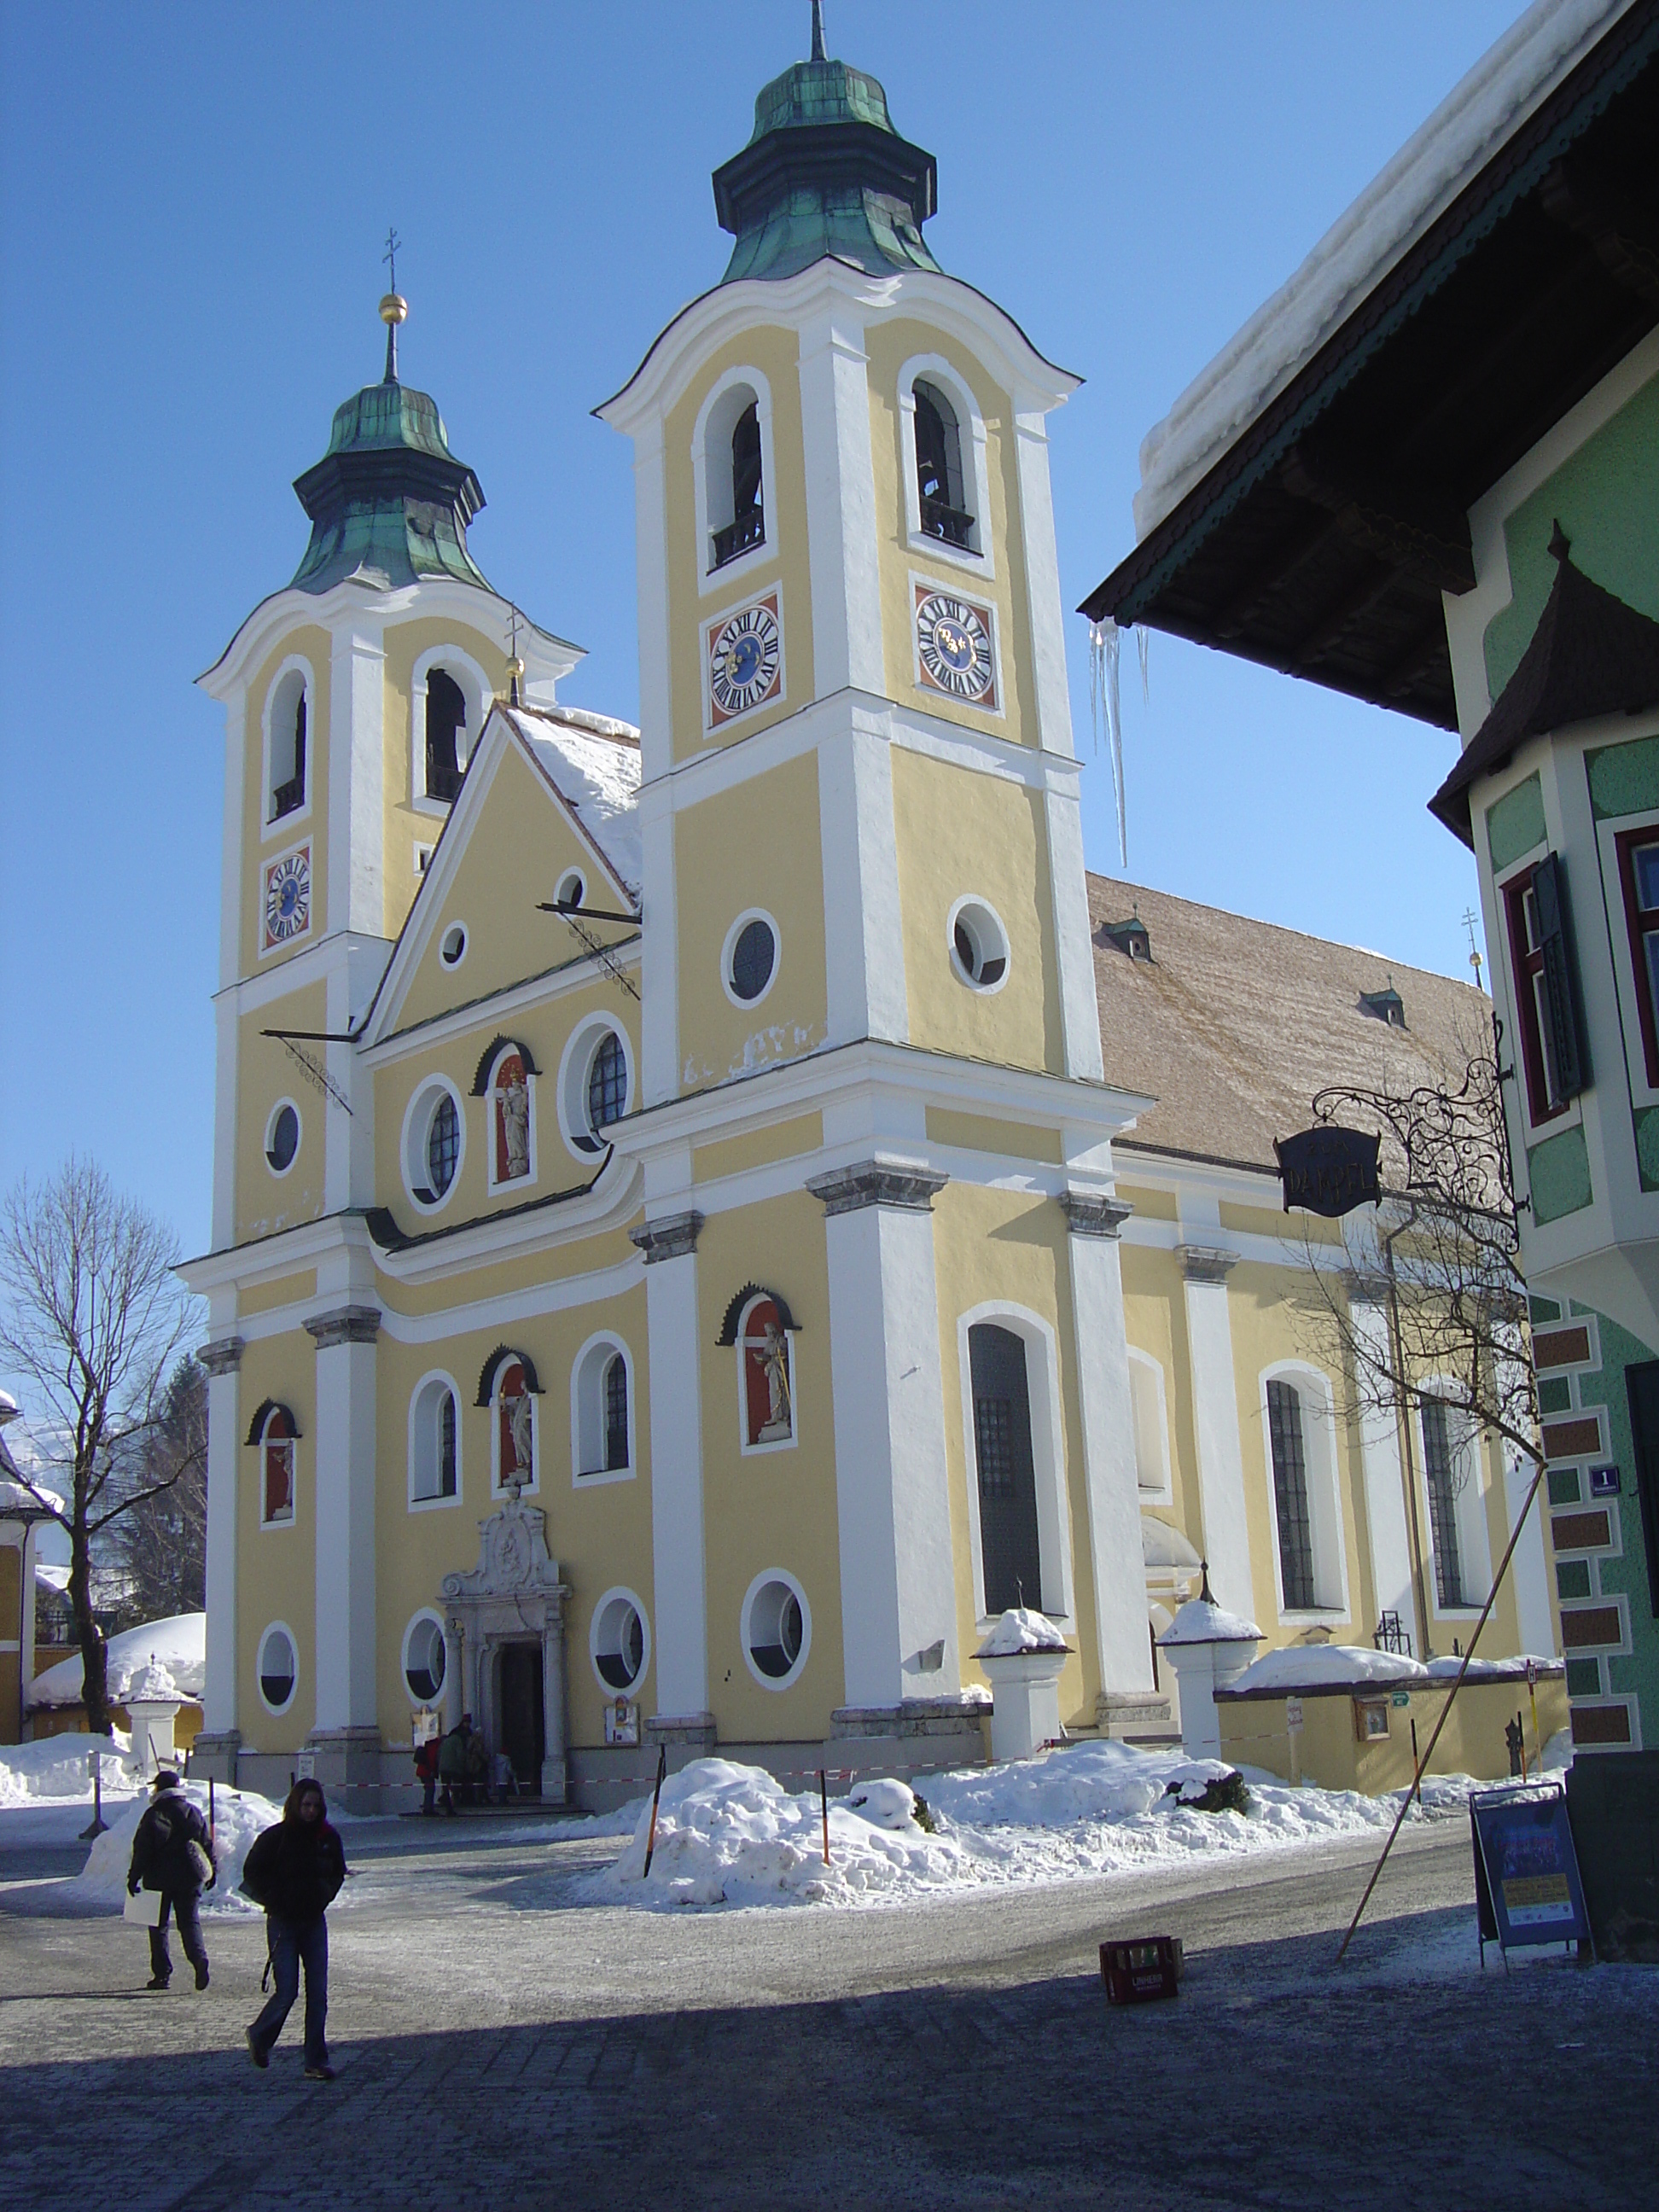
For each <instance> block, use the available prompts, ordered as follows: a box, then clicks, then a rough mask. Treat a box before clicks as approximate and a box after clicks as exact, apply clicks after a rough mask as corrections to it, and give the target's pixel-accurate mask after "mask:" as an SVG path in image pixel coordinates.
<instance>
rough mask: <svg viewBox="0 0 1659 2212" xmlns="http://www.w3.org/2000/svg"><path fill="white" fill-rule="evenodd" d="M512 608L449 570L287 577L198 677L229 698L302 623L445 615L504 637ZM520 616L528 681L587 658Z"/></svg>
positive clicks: (374, 625)
mask: <svg viewBox="0 0 1659 2212" xmlns="http://www.w3.org/2000/svg"><path fill="white" fill-rule="evenodd" d="M513 611H514V610H513V606H512V605H511V604H510V603H509V602H508V601H507V600H506V599H502V598H501V596H500V595H499V593H497V592H492V591H481V590H480V589H479V588H478V586H477V585H476V584H463V583H459V582H458V581H456V580H455V579H454V578H453V577H450V576H424V577H422V579H421V580H420V581H419V582H418V583H414V584H402V585H399V586H398V588H397V590H395V591H380V590H378V589H377V588H376V587H375V586H374V585H372V584H364V583H359V582H356V581H355V580H353V579H352V578H350V577H347V579H346V580H345V581H344V582H343V583H339V584H335V585H333V586H331V587H330V589H329V590H327V591H326V592H305V591H301V590H300V589H299V588H298V586H295V585H293V584H288V585H285V586H283V589H282V590H281V591H280V592H272V593H271V594H270V598H269V599H261V600H260V602H259V604H258V606H257V607H255V608H254V610H253V611H252V614H251V615H249V616H248V617H246V620H245V621H244V622H243V623H242V625H241V627H240V629H238V631H237V632H236V635H235V636H234V637H233V638H232V639H231V641H230V643H229V644H228V646H227V647H225V649H224V651H223V652H222V653H221V654H220V656H219V658H218V659H217V660H216V661H215V662H214V664H213V665H212V666H211V667H210V668H207V669H204V671H203V672H202V673H201V675H199V676H198V677H197V679H196V681H197V683H198V684H200V685H201V687H202V689H203V690H204V691H205V692H206V693H207V694H208V696H209V697H210V698H212V699H222V700H228V698H229V697H230V696H231V695H232V693H233V692H234V690H235V689H236V687H237V685H238V684H243V683H246V681H247V679H248V678H249V677H250V675H252V672H253V671H254V670H255V669H256V668H257V667H258V665H259V663H260V662H261V661H262V660H263V659H264V657H265V655H266V653H269V652H270V649H271V647H272V646H273V645H274V643H275V642H276V639H277V638H278V637H280V636H281V635H283V632H284V631H287V630H290V629H294V628H295V626H296V625H298V624H299V623H315V624H316V625H317V626H318V627H319V629H326V630H331V631H332V630H336V629H348V628H349V627H351V626H352V625H353V624H355V623H362V624H364V625H365V626H367V627H368V628H370V629H386V628H387V627H388V626H389V625H391V624H392V623H399V622H413V621H416V620H417V619H422V618H424V617H428V616H437V617H446V616H447V617H448V618H449V619H450V620H451V621H453V622H459V623H465V625H466V627H467V628H468V629H474V630H479V631H482V632H483V633H484V634H485V635H489V634H490V633H492V632H493V633H494V634H495V635H498V636H499V637H501V639H502V640H503V641H505V639H506V636H507V625H508V623H509V622H510V620H511V618H512V616H513ZM519 621H520V631H519V652H520V655H521V656H522V658H523V660H524V664H525V680H526V684H527V685H532V686H534V685H538V684H556V683H557V682H558V681H559V679H560V678H562V677H565V676H568V675H569V673H570V671H571V670H572V669H573V668H574V666H575V665H576V663H577V662H578V661H579V660H582V659H586V652H585V649H584V648H583V647H581V646H579V645H572V644H571V643H570V642H569V641H568V640H567V639H565V638H562V637H555V636H554V635H553V634H552V632H551V631H550V630H544V629H538V628H537V627H536V626H535V624H534V623H526V622H525V618H524V617H523V615H522V614H520V617H519Z"/></svg>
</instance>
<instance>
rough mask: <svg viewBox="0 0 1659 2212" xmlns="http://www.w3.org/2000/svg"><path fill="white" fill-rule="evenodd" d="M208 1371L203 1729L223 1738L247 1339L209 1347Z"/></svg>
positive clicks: (228, 1706) (205, 1353)
mask: <svg viewBox="0 0 1659 2212" xmlns="http://www.w3.org/2000/svg"><path fill="white" fill-rule="evenodd" d="M199 1357H200V1358H201V1361H202V1364H203V1365H204V1367H205V1368H206V1369H207V1370H208V1502H207V1545H206V1552H207V1559H206V1566H207V1682H206V1686H205V1688H204V1692H203V1694H202V1713H203V1727H204V1729H205V1730H206V1732H207V1733H208V1734H209V1735H223V1734H225V1733H226V1732H227V1731H228V1730H229V1729H234V1727H235V1726H236V1725H237V1722H236V1476H237V1469H238V1466H239V1463H240V1457H241V1452H240V1446H241V1442H242V1438H241V1434H240V1417H241V1396H240V1378H239V1375H238V1370H239V1368H240V1364H241V1358H242V1340H241V1339H240V1337H236V1336H232V1337H222V1338H221V1339H219V1340H218V1341H217V1342H216V1343H213V1344H208V1345H204V1346H203V1347H202V1351H201V1353H200V1354H199Z"/></svg>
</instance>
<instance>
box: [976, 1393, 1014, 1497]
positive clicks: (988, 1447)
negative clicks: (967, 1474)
mask: <svg viewBox="0 0 1659 2212" xmlns="http://www.w3.org/2000/svg"><path fill="white" fill-rule="evenodd" d="M974 1440H975V1443H976V1444H977V1445H978V1447H979V1487H980V1494H981V1497H985V1498H1012V1496H1013V1494H1014V1409H1013V1407H1012V1404H1011V1403H1010V1401H1008V1400H1007V1399H1006V1398H975V1401H974Z"/></svg>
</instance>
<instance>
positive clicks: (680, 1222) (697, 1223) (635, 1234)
mask: <svg viewBox="0 0 1659 2212" xmlns="http://www.w3.org/2000/svg"><path fill="white" fill-rule="evenodd" d="M702 1222H703V1217H702V1214H700V1213H699V1212H696V1209H695V1208H694V1209H693V1210H692V1211H691V1212H689V1213H668V1214H665V1215H664V1216H663V1217H662V1218H661V1219H660V1220H659V1221H647V1222H646V1223H645V1224H644V1225H643V1226H642V1227H641V1228H639V1229H630V1230H629V1232H628V1237H629V1243H634V1244H637V1245H638V1246H639V1248H640V1249H641V1252H642V1253H643V1254H644V1255H645V1264H646V1266H647V1267H654V1266H655V1265H656V1263H657V1261H659V1260H684V1258H685V1257H686V1255H688V1254H689V1253H692V1252H695V1251H696V1249H697V1237H698V1234H699V1232H700V1231H701V1230H702Z"/></svg>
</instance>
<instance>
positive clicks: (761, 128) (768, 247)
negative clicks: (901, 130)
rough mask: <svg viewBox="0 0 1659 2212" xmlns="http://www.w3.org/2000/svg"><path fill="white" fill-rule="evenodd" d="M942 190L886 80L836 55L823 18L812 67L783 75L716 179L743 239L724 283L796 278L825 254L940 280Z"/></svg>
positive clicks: (718, 199) (718, 209)
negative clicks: (896, 124) (931, 273)
mask: <svg viewBox="0 0 1659 2212" xmlns="http://www.w3.org/2000/svg"><path fill="white" fill-rule="evenodd" d="M938 183H939V179H938V171H937V168H936V167H935V164H934V161H933V155H931V154H927V153H924V152H923V151H922V149H921V147H920V146H913V145H911V144H910V143H909V142H908V139H904V138H901V137H899V135H898V133H897V131H895V129H894V128H893V122H892V118H891V117H890V115H889V114H888V112H887V94H885V93H884V91H883V90H882V88H881V86H880V85H879V84H878V82H876V80H875V78H874V77H872V76H866V74H865V72H864V71H863V70H856V69H854V68H852V67H850V66H849V64H848V63H846V62H836V61H829V60H828V59H826V58H825V56H824V52H823V34H822V28H821V26H820V24H819V21H818V17H817V9H814V11H813V22H812V58H811V60H810V61H805V62H796V63H794V64H793V65H792V66H791V67H790V68H788V69H787V70H785V71H784V72H783V75H782V76H779V77H774V79H773V80H772V82H771V83H770V84H769V85H768V86H767V87H766V88H765V89H764V90H763V92H762V94H761V95H760V98H759V99H758V100H757V101H756V102H755V128H754V132H753V135H752V136H751V137H750V141H749V143H748V144H747V145H746V146H745V147H744V149H743V151H742V153H741V154H738V155H734V156H733V157H732V160H731V161H727V162H726V163H725V165H724V166H723V167H720V168H718V169H716V170H715V172H714V211H715V213H716V215H717V216H719V218H720V228H722V229H723V230H729V231H731V232H732V233H733V234H734V235H735V236H736V239H737V244H736V245H735V246H733V247H732V258H731V260H730V262H729V263H728V264H726V274H725V276H723V277H722V278H721V280H720V281H721V283H725V284H732V283H736V282H737V281H738V278H739V277H744V276H760V277H769V278H773V279H776V278H780V277H784V276H795V275H796V274H797V273H798V272H799V270H803V269H806V268H810V267H811V264H812V263H813V262H815V261H821V260H822V259H823V257H824V256H825V255H826V254H833V255H835V256H836V258H837V259H838V260H842V261H848V262H851V263H852V264H853V265H854V267H855V268H859V269H864V270H868V271H869V272H870V274H871V275H872V276H885V275H886V274H887V273H888V272H889V271H890V270H895V269H931V270H935V271H937V270H938V268H939V264H938V262H936V261H935V260H934V258H933V255H932V254H931V253H930V252H928V251H927V246H926V245H925V244H924V242H923V240H922V235H921V226H922V224H923V223H924V222H927V218H928V216H930V215H932V214H933V211H934V208H935V205H936V204H937V192H938Z"/></svg>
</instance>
